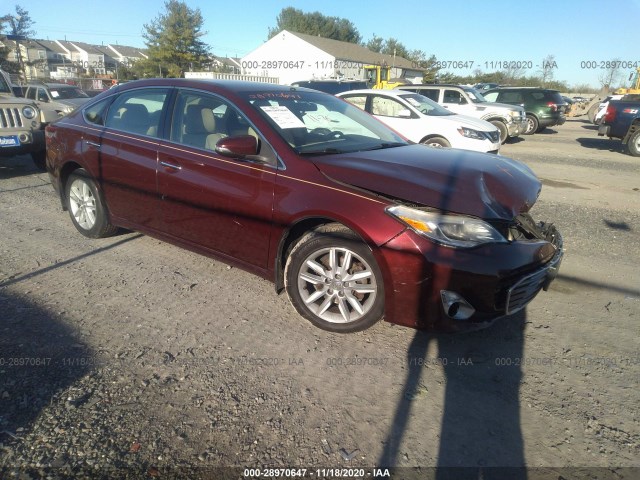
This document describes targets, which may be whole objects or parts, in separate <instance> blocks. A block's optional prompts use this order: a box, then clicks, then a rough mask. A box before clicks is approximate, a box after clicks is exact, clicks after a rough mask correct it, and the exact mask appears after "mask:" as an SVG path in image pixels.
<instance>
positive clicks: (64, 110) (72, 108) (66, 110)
mask: <svg viewBox="0 0 640 480" xmlns="http://www.w3.org/2000/svg"><path fill="white" fill-rule="evenodd" d="M75 109H76V107H71V106H68V107H64V108H63V109H62V111H63V112H64V113H71V112H73V111H74V110H75Z"/></svg>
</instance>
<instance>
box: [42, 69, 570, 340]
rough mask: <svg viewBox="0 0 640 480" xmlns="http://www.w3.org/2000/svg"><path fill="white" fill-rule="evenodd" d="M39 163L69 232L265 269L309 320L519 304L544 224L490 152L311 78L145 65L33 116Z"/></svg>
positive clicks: (483, 312) (543, 279)
mask: <svg viewBox="0 0 640 480" xmlns="http://www.w3.org/2000/svg"><path fill="white" fill-rule="evenodd" d="M46 139H47V167H48V171H49V174H50V176H51V180H52V183H53V186H54V187H55V189H56V190H57V192H58V193H59V195H60V200H61V202H62V207H63V209H67V210H69V212H70V216H71V220H72V222H73V223H74V225H75V227H76V228H77V229H78V230H79V231H80V233H82V234H83V235H86V236H87V237H92V238H97V237H104V236H107V235H112V234H114V233H115V232H116V231H117V228H118V227H123V228H127V229H132V230H138V231H141V232H144V233H146V234H149V235H153V236H155V237H158V238H162V239H164V240H167V241H169V242H172V243H175V244H178V245H181V246H183V247H186V248H189V249H192V250H195V251H198V252H200V253H203V254H205V255H209V256H212V257H216V258H219V259H221V260H222V261H224V262H227V263H231V264H234V265H237V266H239V267H242V268H244V269H247V270H249V271H251V272H253V273H256V274H258V275H260V276H262V277H264V278H267V279H269V280H271V281H273V282H274V283H275V286H276V290H277V291H278V292H280V291H282V290H283V289H286V291H287V293H288V295H289V298H290V299H291V303H292V304H293V306H294V307H295V308H296V310H297V311H298V312H299V313H300V314H301V315H302V316H303V317H305V318H307V319H308V320H310V321H311V322H312V323H314V324H315V325H317V326H318V327H320V328H323V329H326V330H331V331H335V332H353V331H357V330H362V329H364V328H367V327H369V326H371V325H373V324H374V323H375V322H377V321H378V320H380V319H381V318H383V317H384V318H385V319H386V320H387V321H389V322H393V323H397V324H401V325H407V326H411V327H417V328H430V329H438V330H447V331H457V330H465V329H469V328H477V327H478V326H482V325H486V324H488V323H489V322H491V321H492V320H495V319H496V318H499V317H502V316H505V315H509V314H511V313H514V312H517V311H518V310H520V309H522V308H524V307H525V306H526V305H527V304H528V303H529V302H530V301H531V300H532V299H533V298H534V297H535V296H536V294H537V293H538V292H539V291H540V290H541V289H546V288H547V286H548V285H549V283H550V282H551V280H552V279H553V278H554V276H555V274H556V272H557V269H558V266H559V264H560V260H561V258H562V240H561V237H560V235H559V233H558V232H557V231H556V229H555V228H554V227H553V226H551V225H550V224H545V223H536V222H534V221H533V219H532V218H531V216H530V215H529V213H528V211H529V209H530V208H531V206H532V205H533V204H534V203H535V201H536V199H537V197H538V194H539V193H540V182H539V181H538V179H537V178H536V177H535V175H534V174H533V173H532V172H531V170H529V168H527V167H526V166H524V165H522V164H520V163H518V162H515V161H513V160H509V159H507V158H503V157H499V156H495V155H486V154H479V153H475V152H469V151H463V150H455V149H433V148H430V147H427V146H424V145H413V144H411V143H410V142H407V141H406V140H405V139H404V138H402V137H400V136H399V135H398V134H397V133H395V132H393V131H392V130H390V129H389V128H387V127H386V126H384V125H383V124H382V123H380V122H378V121H377V120H376V119H374V118H373V117H371V116H369V115H368V114H366V113H365V112H363V111H361V110H360V109H358V108H356V107H354V106H351V105H349V104H348V103H346V102H344V101H343V100H341V99H338V98H336V97H333V96H331V95H328V94H324V93H320V92H316V91H313V90H307V89H304V88H295V87H286V86H278V85H267V84H261V83H244V82H222V81H216V82H213V81H195V80H184V79H156V80H145V81H138V82H131V83H127V84H125V85H122V86H119V87H117V88H114V89H111V90H109V91H108V92H105V93H103V94H101V95H99V96H98V97H96V98H95V99H93V100H91V101H90V102H89V103H87V104H86V105H85V106H84V107H82V109H80V110H77V111H75V112H74V113H72V114H70V115H68V116H66V117H63V118H61V119H60V120H58V121H56V122H54V123H53V124H51V125H50V126H49V127H47V135H46Z"/></svg>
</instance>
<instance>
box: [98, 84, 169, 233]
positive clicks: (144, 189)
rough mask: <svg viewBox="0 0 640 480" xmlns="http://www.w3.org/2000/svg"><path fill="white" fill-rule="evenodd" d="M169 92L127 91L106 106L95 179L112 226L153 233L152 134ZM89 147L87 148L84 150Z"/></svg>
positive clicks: (154, 139)
mask: <svg viewBox="0 0 640 480" xmlns="http://www.w3.org/2000/svg"><path fill="white" fill-rule="evenodd" d="M169 93H170V89H169V88H165V87H162V88H159V87H148V88H140V89H136V90H128V91H125V92H123V93H122V94H120V95H119V96H118V97H117V98H116V99H115V100H114V101H113V103H112V104H111V105H110V107H109V109H108V112H107V114H106V119H105V129H104V133H103V134H102V139H101V141H100V144H99V145H98V146H97V147H95V146H93V148H99V149H100V157H101V164H100V169H101V175H100V177H101V179H102V184H103V191H104V194H105V197H106V200H107V205H108V206H109V210H110V213H111V215H112V216H114V217H117V218H118V220H117V221H118V223H120V224H124V225H130V226H132V227H138V226H139V227H142V228H143V229H157V228H158V226H159V225H160V220H159V218H158V191H157V180H156V171H157V163H158V135H159V132H160V123H161V117H162V113H163V110H164V108H165V105H166V104H167V103H168V102H167V100H168V98H169ZM88 146H89V147H92V145H90V144H89V145H88Z"/></svg>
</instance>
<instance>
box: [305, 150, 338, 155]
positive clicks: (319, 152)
mask: <svg viewBox="0 0 640 480" xmlns="http://www.w3.org/2000/svg"><path fill="white" fill-rule="evenodd" d="M335 153H345V152H344V150H340V149H337V148H325V149H322V150H310V151H308V152H298V154H300V155H331V154H335Z"/></svg>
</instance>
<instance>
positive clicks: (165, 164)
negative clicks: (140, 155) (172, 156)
mask: <svg viewBox="0 0 640 480" xmlns="http://www.w3.org/2000/svg"><path fill="white" fill-rule="evenodd" d="M160 165H162V166H163V167H165V168H170V169H172V170H182V167H181V166H180V165H174V164H173V163H169V162H162V161H161V162H160Z"/></svg>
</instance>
